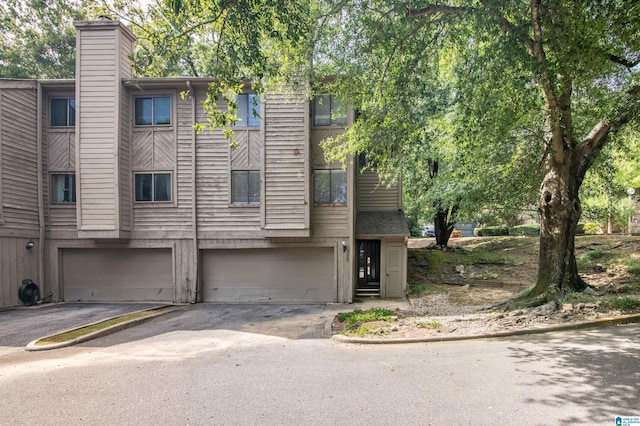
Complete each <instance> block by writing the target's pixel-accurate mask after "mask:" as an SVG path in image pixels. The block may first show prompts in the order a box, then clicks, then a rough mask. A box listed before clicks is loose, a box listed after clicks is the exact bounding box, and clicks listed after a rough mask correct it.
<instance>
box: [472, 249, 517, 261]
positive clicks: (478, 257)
mask: <svg viewBox="0 0 640 426" xmlns="http://www.w3.org/2000/svg"><path fill="white" fill-rule="evenodd" d="M509 260H511V255H508V254H505V253H500V252H495V251H492V250H486V249H480V250H473V251H467V252H466V253H464V255H462V256H461V257H460V263H461V264H463V265H473V264H476V263H497V264H501V263H506V262H507V261H509Z"/></svg>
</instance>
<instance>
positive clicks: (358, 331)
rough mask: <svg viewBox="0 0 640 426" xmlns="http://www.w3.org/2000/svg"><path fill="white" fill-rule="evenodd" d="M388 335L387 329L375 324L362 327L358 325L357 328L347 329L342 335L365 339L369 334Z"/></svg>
mask: <svg viewBox="0 0 640 426" xmlns="http://www.w3.org/2000/svg"><path fill="white" fill-rule="evenodd" d="M388 333H389V329H388V328H386V327H381V326H380V325H377V324H363V325H360V326H359V327H356V328H353V329H348V330H346V332H344V333H343V334H345V335H346V334H348V335H350V336H358V337H365V336H368V335H371V334H388Z"/></svg>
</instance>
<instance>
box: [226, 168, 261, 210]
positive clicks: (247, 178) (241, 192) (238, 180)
mask: <svg viewBox="0 0 640 426" xmlns="http://www.w3.org/2000/svg"><path fill="white" fill-rule="evenodd" d="M231 202H232V203H233V204H243V203H245V204H248V203H259V202H260V171H258V170H234V171H232V172H231Z"/></svg>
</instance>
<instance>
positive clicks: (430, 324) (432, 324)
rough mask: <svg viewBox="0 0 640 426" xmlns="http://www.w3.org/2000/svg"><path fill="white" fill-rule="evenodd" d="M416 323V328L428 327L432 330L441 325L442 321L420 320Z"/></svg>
mask: <svg viewBox="0 0 640 426" xmlns="http://www.w3.org/2000/svg"><path fill="white" fill-rule="evenodd" d="M416 325H417V326H418V328H429V329H433V330H436V329H438V328H440V327H442V323H441V322H440V321H420V322H419V323H417V324H416Z"/></svg>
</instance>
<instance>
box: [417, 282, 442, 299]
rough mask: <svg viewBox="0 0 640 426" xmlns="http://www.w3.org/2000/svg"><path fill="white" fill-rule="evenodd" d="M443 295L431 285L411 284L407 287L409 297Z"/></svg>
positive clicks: (439, 289) (440, 290)
mask: <svg viewBox="0 0 640 426" xmlns="http://www.w3.org/2000/svg"><path fill="white" fill-rule="evenodd" d="M440 293H444V290H443V289H441V288H439V287H436V286H435V285H433V284H411V285H409V296H410V297H421V296H429V295H431V294H440Z"/></svg>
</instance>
